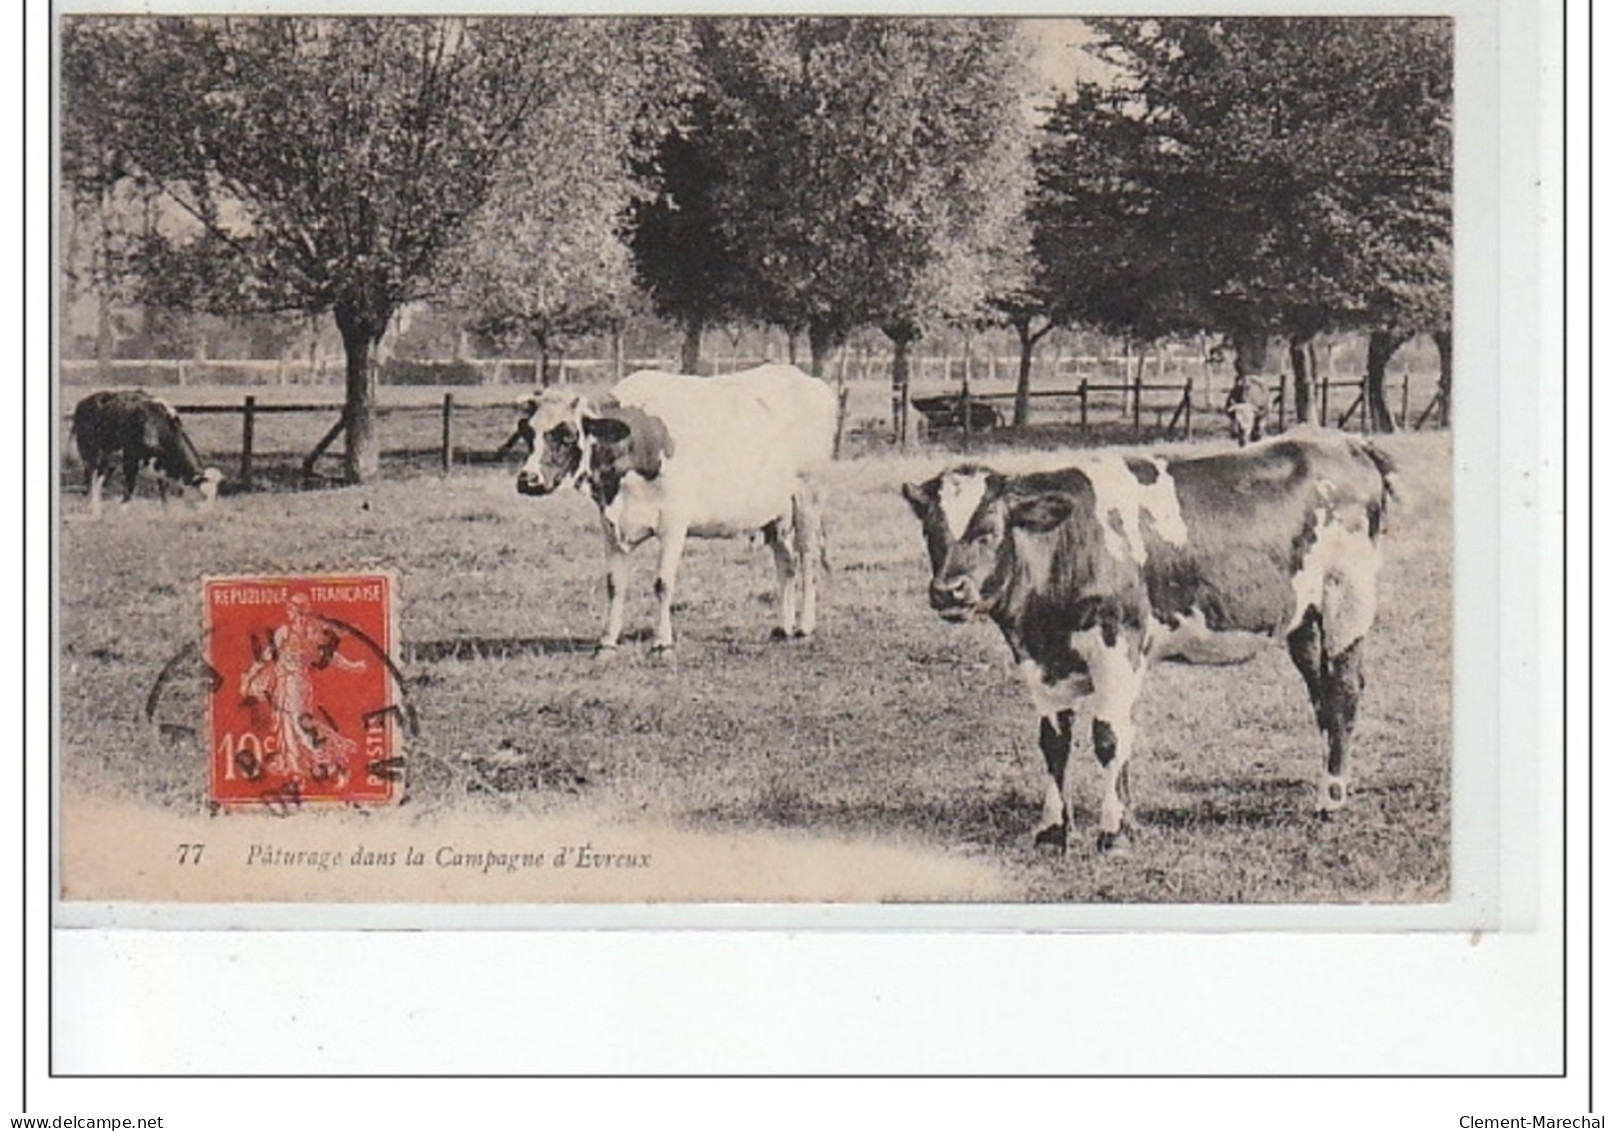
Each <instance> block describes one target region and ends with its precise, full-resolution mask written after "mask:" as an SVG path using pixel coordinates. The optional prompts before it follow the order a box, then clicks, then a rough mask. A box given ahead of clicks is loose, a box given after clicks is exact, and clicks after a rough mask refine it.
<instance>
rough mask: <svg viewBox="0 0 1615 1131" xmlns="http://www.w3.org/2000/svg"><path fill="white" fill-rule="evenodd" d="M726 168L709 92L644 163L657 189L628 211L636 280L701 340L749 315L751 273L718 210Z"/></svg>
mask: <svg viewBox="0 0 1615 1131" xmlns="http://www.w3.org/2000/svg"><path fill="white" fill-rule="evenodd" d="M728 171H729V163H728V161H727V160H726V157H725V154H724V152H723V143H722V139H721V138H720V136H719V135H718V134H717V133H716V131H715V129H714V126H713V122H712V99H711V94H710V91H708V90H704V91H702V92H701V93H699V94H697V95H696V96H694V97H693V98H692V99H691V100H690V103H689V105H688V106H687V107H686V109H685V116H684V121H683V122H682V123H681V124H680V125H679V126H678V127H677V128H675V129H671V130H669V131H668V132H667V134H666V136H665V137H663V139H662V142H661V145H660V146H659V147H658V149H657V151H656V153H655V156H654V158H653V159H651V160H647V161H644V162H642V163H641V165H640V167H639V173H640V175H641V176H642V178H643V179H644V182H645V183H646V184H647V185H652V186H654V190H653V191H652V192H650V193H648V194H646V195H645V196H643V197H641V198H639V199H636V200H635V201H634V202H633V204H632V205H631V207H630V219H629V225H628V227H629V243H630V246H631V247H632V249H633V260H634V274H635V279H636V281H637V283H638V284H639V286H640V288H641V289H642V290H643V291H644V293H645V294H646V295H647V296H648V297H649V299H650V302H651V305H652V307H653V308H654V309H655V311H656V312H657V313H658V314H660V315H662V316H663V317H664V318H667V319H669V320H671V321H673V322H675V323H677V324H678V325H680V326H684V327H686V328H687V330H689V331H692V332H694V333H695V334H696V335H699V333H700V331H701V330H702V329H703V328H705V327H707V326H711V325H716V324H719V323H723V322H727V321H733V320H736V319H743V318H745V317H746V316H747V315H748V314H749V313H751V312H750V311H748V308H747V299H746V294H747V287H748V285H749V275H748V272H747V271H746V269H745V264H743V263H742V262H741V260H740V257H739V256H738V254H736V252H735V250H734V249H733V248H732V247H731V246H730V245H729V242H728V240H727V238H726V236H725V233H724V230H723V220H722V212H721V210H720V207H719V194H720V192H721V191H723V189H722V186H723V183H724V180H725V177H726V175H727V174H728ZM689 360H690V359H688V358H687V359H686V362H688V361H689Z"/></svg>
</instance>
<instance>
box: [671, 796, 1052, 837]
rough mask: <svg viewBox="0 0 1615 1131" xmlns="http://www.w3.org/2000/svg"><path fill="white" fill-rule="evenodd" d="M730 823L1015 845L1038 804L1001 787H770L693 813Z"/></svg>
mask: <svg viewBox="0 0 1615 1131" xmlns="http://www.w3.org/2000/svg"><path fill="white" fill-rule="evenodd" d="M692 815H693V816H694V817H695V819H696V820H698V821H701V822H706V823H711V824H714V825H719V826H723V827H726V828H743V829H755V828H757V827H759V826H762V827H765V828H771V829H797V830H804V831H811V832H814V833H843V834H849V833H855V834H860V835H869V834H883V835H891V834H893V833H898V834H909V835H916V836H919V837H922V838H924V839H926V840H933V841H934V840H942V841H946V842H949V843H964V844H973V845H978V846H983V847H993V848H1006V847H1013V846H1015V845H1017V844H1019V843H1021V842H1023V841H1024V840H1026V839H1027V838H1029V837H1030V836H1031V835H1032V822H1033V820H1034V819H1035V818H1036V816H1037V807H1036V806H1035V805H1033V804H1031V803H1029V802H1028V800H1027V798H1026V797H1024V796H1022V795H1021V794H1020V793H1016V792H1011V791H1009V790H1000V791H999V792H997V793H995V794H990V795H986V796H983V797H980V798H976V799H973V800H969V799H967V800H949V799H944V798H896V797H894V798H892V799H890V800H884V801H878V800H870V801H845V800H843V801H821V800H816V799H813V798H809V797H805V796H804V795H802V794H801V793H800V792H798V791H797V790H795V789H791V788H774V789H769V790H765V791H764V793H763V795H762V796H761V797H759V798H758V799H757V800H756V801H755V802H754V803H752V804H746V803H742V802H729V803H725V804H722V805H715V806H711V807H708V808H704V809H697V810H695V812H694V813H693V814H692Z"/></svg>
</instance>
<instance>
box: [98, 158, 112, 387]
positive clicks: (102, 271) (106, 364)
mask: <svg viewBox="0 0 1615 1131" xmlns="http://www.w3.org/2000/svg"><path fill="white" fill-rule="evenodd" d="M111 214H112V202H111V200H110V193H108V192H107V190H105V189H103V190H102V191H101V208H100V217H101V237H100V239H99V241H98V242H97V243H96V248H95V276H94V277H95V375H96V380H97V381H99V382H100V383H101V387H102V388H106V387H107V386H108V385H110V384H112V296H111V295H110V294H109V293H108V292H109V291H110V290H111V289H112V265H111V262H110V253H109V252H108V250H107V249H108V245H110V244H111V242H112V223H111V221H110V220H109V219H108V217H109V216H110V215H111Z"/></svg>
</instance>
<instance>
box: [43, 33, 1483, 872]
mask: <svg viewBox="0 0 1615 1131" xmlns="http://www.w3.org/2000/svg"><path fill="white" fill-rule="evenodd" d="M60 32H61V38H60V68H61V70H60V82H61V95H62V99H61V111H60V134H59V140H60V162H61V164H60V181H59V188H60V193H59V227H58V232H59V244H58V254H59V257H60V259H59V276H58V278H59V283H58V286H59V298H60V302H59V304H58V307H57V310H58V317H59V321H58V327H57V329H58V334H59V338H58V347H59V351H60V362H59V366H58V372H59V382H60V383H59V390H58V392H59V404H60V406H61V408H62V410H63V422H62V427H61V432H62V435H61V438H60V446H59V451H60V453H61V481H60V487H59V494H58V553H59V559H58V560H59V575H58V581H59V589H58V600H59V606H60V611H61V621H60V629H59V635H58V648H59V657H60V659H59V681H60V682H59V705H60V745H59V772H60V781H61V791H62V799H61V864H62V875H61V896H62V898H63V899H64V900H67V901H71V900H75V899H92V900H93V899H107V898H112V899H126V898H143V899H151V900H175V901H187V900H198V901H241V902H253V901H261V900H269V901H274V900H282V901H299V902H321V901H326V900H334V901H344V902H346V901H365V900H367V899H368V900H372V901H385V900H391V899H402V900H408V899H426V900H449V901H456V900H470V901H490V902H539V903H541V902H545V901H567V902H572V901H582V902H590V901H608V902H609V901H644V900H673V901H697V902H699V901H770V902H792V901H804V900H805V901H816V902H819V901H828V902H864V903H890V902H899V903H901V902H925V903H947V902H956V901H962V902H994V903H1015V902H1029V903H1038V904H1093V903H1101V904H1103V903H1170V904H1181V903H1188V904H1229V903H1234V904H1246V903H1250V904H1288V903H1308V904H1314V903H1325V904H1327V903H1346V904H1360V903H1369V904H1375V903H1392V904H1395V903H1414V904H1440V903H1444V902H1446V901H1447V900H1448V898H1449V896H1450V891H1451V852H1452V808H1451V804H1450V796H1451V788H1450V786H1451V776H1452V775H1451V766H1452V739H1451V723H1452V678H1451V667H1452V632H1451V629H1452V585H1451V577H1452V538H1451V531H1452V506H1451V499H1452V445H1451V442H1450V438H1451V433H1452V428H1453V425H1454V420H1455V419H1458V420H1461V417H1462V412H1461V400H1462V382H1461V380H1460V381H1456V382H1455V378H1454V370H1455V366H1454V361H1453V358H1454V349H1453V331H1452V326H1453V303H1452V289H1453V288H1452V218H1453V207H1452V195H1453V194H1452V176H1453V173H1452V170H1453V165H1452V152H1453V141H1452V107H1453V29H1452V22H1451V21H1450V20H1448V19H1443V18H1434V17H1430V18H1367V17H1365V18H1290V19H1272V18H1244V19H1239V18H1228V19H1211V18H1178V19H1170V18H1153V19H1125V18H1106V19H1092V20H1047V19H1045V20H1011V19H983V18H938V19H918V18H896V17H874V16H869V17H792V18H784V17H778V18H757V17H710V18H690V19H652V18H621V19H611V18H593V19H591V18H556V19H531V18H504V19H498V18H489V19H469V18H444V17H425V16H420V17H413V16H412V17H380V18H358V17H347V18H327V17H318V16H293V17H279V18H246V17H243V18H236V17H229V18H226V17H163V18H147V17H131V16H116V17H96V16H70V17H67V18H65V19H64V20H63V21H62V23H61V27H60ZM1455 384H1456V386H1457V388H1456V389H1455ZM602 549H603V551H604V552H603V553H602ZM377 569H384V570H387V571H390V573H391V574H392V576H393V577H394V578H395V580H396V592H395V593H394V594H393V595H392V601H393V607H392V608H391V610H390V613H391V616H392V617H393V618H394V620H395V622H396V626H397V632H396V638H395V639H394V640H393V641H391V642H390V646H389V647H388V648H387V649H386V650H385V651H383V652H381V653H378V655H377V656H375V657H374V659H373V669H372V670H373V673H374V674H375V675H376V676H377V677H378V678H377V679H376V680H372V681H369V686H368V691H367V693H368V695H369V698H368V699H367V700H366V702H364V703H362V704H358V703H356V704H354V708H355V709H354V711H353V712H351V713H350V716H349V717H345V718H341V719H339V718H338V716H339V715H341V714H342V713H343V708H344V707H345V706H346V705H347V704H346V703H345V702H344V696H359V695H360V692H359V691H358V690H356V689H357V688H359V687H360V686H361V681H358V680H355V679H353V678H347V677H343V676H342V675H341V673H340V672H339V671H338V670H337V669H336V668H332V667H329V662H330V659H331V658H333V657H341V656H342V655H344V651H343V650H341V649H340V648H339V647H338V645H339V644H340V642H341V641H343V640H344V639H347V638H351V637H353V636H354V634H355V633H358V630H357V629H355V628H353V626H352V625H351V623H350V618H348V616H347V614H348V613H349V612H350V611H352V610H351V608H350V606H346V605H344V604H343V603H342V602H341V599H340V598H341V597H342V594H343V592H344V590H343V589H342V588H341V586H339V585H335V586H334V585H326V586H324V587H323V589H321V588H316V589H314V590H312V591H306V585H305V580H306V579H309V578H316V579H318V578H325V579H331V578H333V577H334V578H344V577H349V576H351V575H358V574H364V573H366V572H369V571H374V570H377ZM215 577H239V578H250V579H254V580H253V581H252V583H251V585H249V586H248V587H246V588H242V587H237V588H232V589H215V590H214V591H212V595H211V596H210V597H209V599H208V603H207V607H206V608H204V607H203V600H202V596H201V586H202V584H203V580H204V579H206V578H215ZM244 584H245V583H244ZM252 586H255V587H252ZM325 591H329V599H326V600H321V599H320V594H321V592H325ZM226 599H228V600H229V601H231V602H232V603H233V607H234V606H239V605H241V604H245V605H248V606H252V607H251V609H250V610H249V611H248V612H247V613H244V614H243V615H239V616H233V617H223V616H222V614H221V610H220V607H219V602H221V601H224V600H226ZM288 601H301V602H302V603H303V606H304V607H305V608H306V610H307V612H308V615H309V616H310V617H312V618H313V621H314V622H317V623H318V624H319V625H320V626H321V631H322V633H323V638H324V642H323V643H322V641H321V640H320V639H316V638H314V637H313V636H310V638H309V639H310V641H311V642H310V643H308V644H307V645H304V646H301V647H292V646H289V645H287V644H286V643H285V639H287V638H286V637H285V633H284V632H283V631H282V632H280V633H279V635H277V631H276V629H275V627H274V626H275V625H276V623H278V622H279V621H284V620H285V612H284V610H285V609H286V607H287V603H288ZM113 608H116V609H118V610H120V615H118V616H117V617H108V616H107V612H108V610H109V609H113ZM215 614H221V615H220V616H218V617H216V616H215ZM359 635H360V636H363V634H362V633H359ZM366 640H367V641H368V637H366ZM358 643H359V641H358V640H355V646H357V644H358ZM370 643H372V644H374V642H373V641H370ZM322 648H323V649H324V651H322V650H321V649H322ZM305 653H307V654H306V655H305ZM254 665H257V666H258V667H260V668H261V667H264V666H265V665H267V668H268V670H269V673H270V674H274V675H275V677H276V679H277V680H278V683H275V685H274V686H273V687H268V688H266V687H263V686H249V685H251V684H253V682H254V681H253V680H252V679H249V678H248V674H247V673H248V669H249V668H254ZM254 670H256V669H254ZM263 682H264V680H262V679H259V680H258V681H257V683H258V684H262V683H263ZM339 684H340V686H339ZM316 685H319V690H316ZM244 699H245V700H247V701H249V702H248V704H247V706H248V708H251V707H253V706H257V707H259V708H261V709H258V710H252V709H243V708H242V702H243V700H244ZM372 700H373V701H372ZM359 708H363V711H360V710H359ZM365 711H370V712H374V711H382V712H389V714H388V715H387V717H386V718H384V719H382V720H380V721H379V722H377V721H376V720H374V718H373V717H372V716H371V715H366V714H364V712H365ZM361 717H363V718H371V720H372V722H373V723H375V726H376V727H377V728H378V729H381V730H384V731H385V732H386V734H385V735H383V736H382V737H383V738H384V739H385V740H386V741H381V740H380V739H378V740H377V741H375V742H370V743H367V738H366V734H365V733H363V732H364V730H365V727H366V725H367V724H366V723H364V722H362V721H361ZM344 732H346V733H344ZM114 752H115V753H114ZM382 782H385V783H386V785H387V786H388V787H389V788H386V789H382V788H381V787H380V785H379V784H378V783H382ZM383 795H385V796H384V800H383V801H382V802H381V803H378V802H377V799H378V798H383ZM175 843H181V844H186V845H194V846H196V847H195V848H192V849H187V850H185V851H176V850H175V849H174V848H173V844H175ZM113 845H118V846H121V848H120V849H119V851H118V852H116V853H115V854H113V855H114V858H113V859H108V849H109V847H111V846H113ZM131 845H136V846H139V850H136V851H129V847H130V846H131ZM147 850H149V851H147ZM168 857H172V859H169V858H168Z"/></svg>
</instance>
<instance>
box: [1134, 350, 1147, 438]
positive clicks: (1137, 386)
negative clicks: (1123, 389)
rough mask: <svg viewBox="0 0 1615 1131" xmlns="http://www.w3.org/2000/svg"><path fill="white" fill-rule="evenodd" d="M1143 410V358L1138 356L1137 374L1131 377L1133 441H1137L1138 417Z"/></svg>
mask: <svg viewBox="0 0 1615 1131" xmlns="http://www.w3.org/2000/svg"><path fill="white" fill-rule="evenodd" d="M1143 409H1144V356H1143V355H1142V354H1140V355H1139V359H1138V373H1137V374H1136V375H1135V376H1134V377H1133V439H1135V440H1136V439H1138V429H1139V416H1140V414H1141V413H1142V412H1143Z"/></svg>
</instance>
